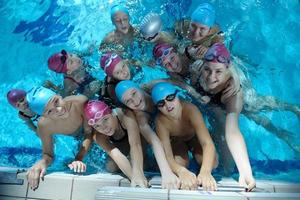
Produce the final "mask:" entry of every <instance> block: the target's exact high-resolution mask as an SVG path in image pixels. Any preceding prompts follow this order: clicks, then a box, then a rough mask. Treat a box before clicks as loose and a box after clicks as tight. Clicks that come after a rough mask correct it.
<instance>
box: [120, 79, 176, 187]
mask: <svg viewBox="0 0 300 200" xmlns="http://www.w3.org/2000/svg"><path fill="white" fill-rule="evenodd" d="M116 95H117V98H118V100H119V101H120V102H122V103H123V104H125V105H126V106H127V107H128V108H130V109H131V110H132V111H133V112H134V114H135V116H136V119H137V123H138V125H139V128H140V131H141V134H142V135H143V136H144V138H145V139H146V141H147V142H148V143H149V144H150V145H151V146H152V149H153V152H154V156H155V158H156V161H157V164H158V166H159V169H160V172H161V175H162V187H163V188H168V189H175V188H176V189H177V188H179V180H178V178H177V177H176V175H175V174H173V173H172V170H171V168H170V166H169V165H168V162H167V160H166V157H165V153H164V150H163V147H162V145H161V142H160V141H159V139H158V137H157V135H156V133H155V131H154V130H153V128H152V127H151V124H153V119H154V116H155V113H156V112H155V107H154V104H153V102H152V100H151V97H150V96H149V95H148V94H147V93H145V92H144V91H143V90H141V89H140V88H139V86H138V85H137V84H136V83H134V82H132V81H129V80H126V81H121V82H119V83H118V84H117V86H116Z"/></svg>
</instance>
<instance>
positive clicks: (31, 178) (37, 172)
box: [27, 127, 54, 190]
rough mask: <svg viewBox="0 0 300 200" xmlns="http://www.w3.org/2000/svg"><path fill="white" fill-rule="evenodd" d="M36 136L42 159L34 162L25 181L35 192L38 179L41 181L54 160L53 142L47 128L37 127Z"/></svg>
mask: <svg viewBox="0 0 300 200" xmlns="http://www.w3.org/2000/svg"><path fill="white" fill-rule="evenodd" d="M37 132H38V135H39V137H40V139H41V141H42V149H43V153H42V159H41V160H39V161H38V162H36V163H35V164H34V165H33V166H32V167H31V168H30V169H29V170H28V171H27V179H28V183H29V185H30V188H31V189H33V190H36V189H37V188H38V186H39V182H40V178H41V179H42V180H43V178H44V176H45V174H46V169H47V167H48V166H49V165H50V164H51V163H52V161H53V158H54V153H53V140H52V135H51V132H50V131H49V130H48V129H47V127H38V129H37Z"/></svg>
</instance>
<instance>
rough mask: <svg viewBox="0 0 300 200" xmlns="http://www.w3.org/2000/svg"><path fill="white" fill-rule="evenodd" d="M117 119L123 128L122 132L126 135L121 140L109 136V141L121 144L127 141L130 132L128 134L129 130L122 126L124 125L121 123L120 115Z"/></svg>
mask: <svg viewBox="0 0 300 200" xmlns="http://www.w3.org/2000/svg"><path fill="white" fill-rule="evenodd" d="M116 117H117V119H118V122H119V124H120V126H121V129H122V132H123V133H125V134H124V135H123V137H121V138H119V139H115V138H114V137H113V136H109V140H110V141H111V142H113V143H121V142H123V141H125V140H127V136H128V132H127V129H126V128H124V127H123V126H122V123H121V121H120V119H119V117H118V115H116Z"/></svg>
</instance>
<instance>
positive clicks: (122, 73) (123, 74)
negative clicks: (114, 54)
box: [112, 60, 131, 81]
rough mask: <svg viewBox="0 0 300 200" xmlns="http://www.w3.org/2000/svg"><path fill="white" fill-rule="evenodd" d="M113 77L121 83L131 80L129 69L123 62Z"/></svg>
mask: <svg viewBox="0 0 300 200" xmlns="http://www.w3.org/2000/svg"><path fill="white" fill-rule="evenodd" d="M112 75H113V78H114V79H116V80H119V81H122V80H129V79H130V78H131V75H130V70H129V67H128V65H127V64H126V63H125V62H124V61H123V60H122V61H120V62H119V63H118V64H116V66H115V68H114V71H113V74H112Z"/></svg>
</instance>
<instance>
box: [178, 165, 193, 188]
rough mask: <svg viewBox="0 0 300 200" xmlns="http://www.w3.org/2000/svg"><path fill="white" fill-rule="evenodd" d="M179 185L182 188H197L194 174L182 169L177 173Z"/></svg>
mask: <svg viewBox="0 0 300 200" xmlns="http://www.w3.org/2000/svg"><path fill="white" fill-rule="evenodd" d="M178 176H179V179H180V183H181V187H180V189H184V190H196V189H197V188H198V184H197V178H196V175H195V174H194V173H192V172H190V171H188V170H187V169H182V170H181V171H180V172H179V173H178Z"/></svg>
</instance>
